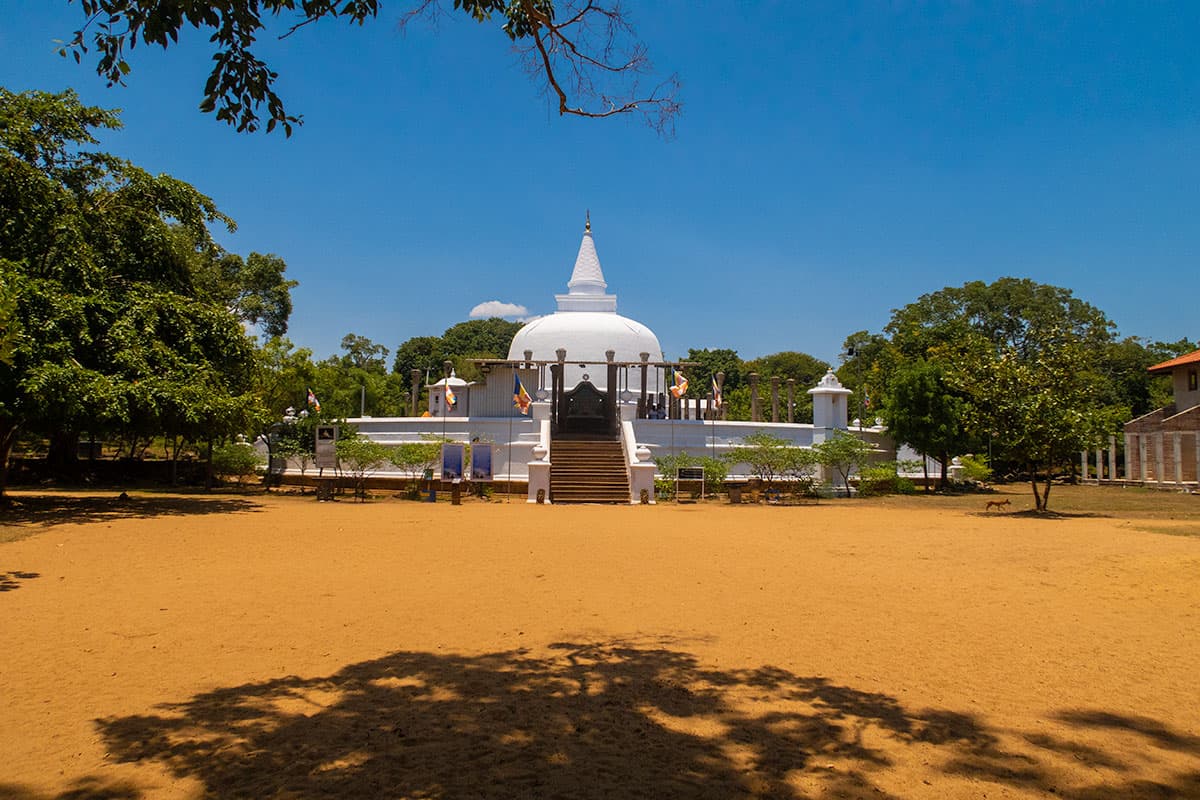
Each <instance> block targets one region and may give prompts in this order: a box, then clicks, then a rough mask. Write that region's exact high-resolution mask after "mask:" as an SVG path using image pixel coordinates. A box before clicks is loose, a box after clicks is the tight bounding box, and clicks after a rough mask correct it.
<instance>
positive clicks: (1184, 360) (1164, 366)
mask: <svg viewBox="0 0 1200 800" xmlns="http://www.w3.org/2000/svg"><path fill="white" fill-rule="evenodd" d="M1185 364H1200V350H1195V351H1193V352H1191V353H1188V354H1187V355H1184V356H1179V357H1178V358H1172V359H1171V360H1170V361H1164V362H1162V363H1161V364H1155V365H1154V366H1153V367H1150V368H1149V369H1148V370H1146V371H1147V372H1170V371H1171V370H1173V369H1175V367H1182V366H1184V365H1185Z"/></svg>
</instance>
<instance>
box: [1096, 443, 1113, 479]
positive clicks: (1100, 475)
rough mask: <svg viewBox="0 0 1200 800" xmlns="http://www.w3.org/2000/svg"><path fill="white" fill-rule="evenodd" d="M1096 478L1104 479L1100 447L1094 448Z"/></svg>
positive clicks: (1102, 457)
mask: <svg viewBox="0 0 1200 800" xmlns="http://www.w3.org/2000/svg"><path fill="white" fill-rule="evenodd" d="M1110 477H1111V476H1110ZM1096 480H1098V481H1102V480H1104V450H1103V449H1102V448H1100V447H1097V448H1096Z"/></svg>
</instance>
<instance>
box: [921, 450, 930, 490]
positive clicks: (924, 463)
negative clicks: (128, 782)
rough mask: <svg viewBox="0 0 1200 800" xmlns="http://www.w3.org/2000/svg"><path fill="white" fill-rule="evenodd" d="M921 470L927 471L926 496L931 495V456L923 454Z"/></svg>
mask: <svg viewBox="0 0 1200 800" xmlns="http://www.w3.org/2000/svg"><path fill="white" fill-rule="evenodd" d="M921 468H922V469H923V470H925V494H929V456H927V455H925V454H924V453H921Z"/></svg>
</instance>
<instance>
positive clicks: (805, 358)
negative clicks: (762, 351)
mask: <svg viewBox="0 0 1200 800" xmlns="http://www.w3.org/2000/svg"><path fill="white" fill-rule="evenodd" d="M828 369H829V364H827V363H826V362H824V361H822V360H821V359H819V358H815V357H813V356H810V355H809V354H808V353H797V352H795V351H790V350H787V351H784V352H782V353H773V354H771V355H767V356H762V357H761V358H756V359H754V360H753V361H747V362H746V366H745V370H746V373H747V374H748V373H751V372H757V373H758V374H759V376H760V379H759V386H758V391H759V398H760V399H759V403H760V404H761V406H760V407H761V408H762V411H763V415H764V416H767V415H769V414H770V409H771V378H773V377H779V378H780V379H781V380H780V384H779V418H780V420H782V421H785V422H786V421H787V382H788V379H792V380H794V381H795V382H796V383H795V387H794V391H793V402H795V404H796V405H795V409H794V410H793V412H792V419H793V421H795V422H804V423H811V422H812V395H810V394H809V393H808V390H809V389H811V388H812V387H814V386H816V385H817V382H818V381H820V380H821V377H822V376H823V375H824V374H825V372H826V370H828Z"/></svg>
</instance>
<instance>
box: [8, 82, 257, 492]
mask: <svg viewBox="0 0 1200 800" xmlns="http://www.w3.org/2000/svg"><path fill="white" fill-rule="evenodd" d="M119 125H120V123H119V120H118V119H117V117H116V115H115V114H113V113H112V112H109V111H105V110H104V109H99V108H93V107H88V106H84V105H83V104H81V103H80V102H79V98H78V97H77V96H76V95H75V94H74V93H73V92H64V93H61V94H48V93H44V92H25V93H21V94H15V93H12V92H9V91H8V90H6V89H0V219H3V220H4V224H0V263H3V264H4V278H5V287H6V292H8V293H10V294H11V295H13V296H14V297H13V298H12V309H13V310H12V312H11V318H10V320H9V326H10V327H11V326H12V325H13V323H14V321H15V325H16V326H17V328H18V331H19V335H17V336H16V338H15V343H14V344H13V347H12V352H11V357H10V358H9V359H7V361H6V362H4V363H0V469H2V470H4V472H0V494H2V493H3V487H4V480H5V477H6V468H7V463H8V455H9V452H10V450H11V446H12V443H13V440H14V437H15V435H16V432H17V431H18V430H20V429H22V428H27V429H29V430H32V431H35V432H40V433H43V434H44V435H46V436H48V437H49V438H50V441H51V454H52V456H54V455H55V454H57V455H58V456H59V457H61V458H62V459H63V460H67V459H73V458H74V443H75V441H76V440H77V437H78V432H79V431H80V430H82V429H88V430H91V431H96V432H101V433H103V432H106V431H123V432H127V433H128V434H129V435H130V436H131V437H134V438H135V440H136V437H139V436H145V435H147V433H148V432H150V431H152V430H162V429H169V430H183V429H185V428H186V429H188V431H190V432H191V433H192V434H195V433H196V432H197V431H198V430H201V429H203V431H204V432H205V433H206V434H207V435H209V436H212V435H221V434H222V433H225V432H228V431H229V430H230V429H231V428H233V427H235V426H241V425H244V424H246V423H247V421H248V420H249V419H250V418H251V417H252V416H254V415H255V414H257V413H258V408H257V405H256V403H255V399H254V395H253V392H252V385H251V377H252V374H253V370H252V366H253V350H252V346H251V342H250V340H249V338H248V337H247V336H246V335H245V333H244V332H243V330H242V327H241V323H240V321H239V319H238V318H237V317H236V316H234V315H233V314H232V313H231V312H230V311H229V310H228V309H227V308H226V307H224V306H223V305H222V304H221V303H219V302H216V301H214V300H213V299H212V298H211V297H210V296H209V295H208V294H207V293H206V292H205V291H203V290H201V289H199V288H198V287H197V280H196V276H195V275H194V274H193V272H192V266H193V261H192V255H193V254H194V252H196V248H207V247H212V246H214V245H213V244H212V239H211V236H210V235H209V231H208V228H209V225H212V224H224V225H227V226H232V221H231V220H229V219H228V218H227V217H225V216H224V215H223V214H221V213H220V211H218V210H217V208H216V206H215V205H214V204H213V202H212V200H211V199H209V198H208V197H206V196H204V195H203V194H201V193H200V192H198V191H197V190H196V189H195V188H193V187H192V186H190V185H188V184H186V183H184V182H182V181H178V180H176V179H174V178H171V177H170V176H166V175H158V176H154V175H150V174H149V173H147V172H145V171H144V170H141V169H139V168H137V167H135V166H134V165H132V164H129V163H128V162H126V161H124V160H122V159H119V158H117V157H115V156H113V155H110V154H107V153H100V152H96V151H93V150H91V149H89V147H90V145H94V144H96V139H95V137H94V135H93V133H92V131H94V130H95V129H96V128H116V127H119ZM185 245H186V246H185Z"/></svg>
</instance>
